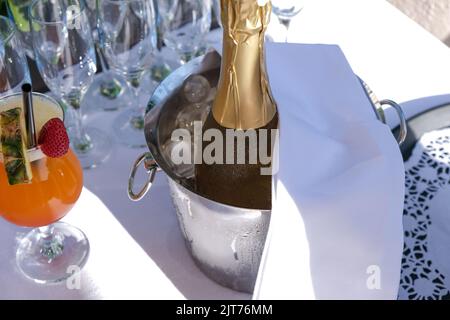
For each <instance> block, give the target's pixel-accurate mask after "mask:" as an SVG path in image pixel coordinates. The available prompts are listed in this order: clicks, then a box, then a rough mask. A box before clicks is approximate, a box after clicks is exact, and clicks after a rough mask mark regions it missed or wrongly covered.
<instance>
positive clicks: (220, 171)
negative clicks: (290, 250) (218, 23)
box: [195, 0, 278, 210]
mask: <svg viewBox="0 0 450 320" xmlns="http://www.w3.org/2000/svg"><path fill="white" fill-rule="evenodd" d="M261 2H262V1H258V0H221V10H222V25H223V29H224V37H223V54H222V65H221V74H220V80H219V84H218V88H217V95H216V99H215V101H214V104H213V106H212V109H211V112H210V114H209V116H208V118H207V120H206V121H205V123H204V124H203V134H205V133H206V132H207V131H208V129H215V130H218V131H220V132H221V134H222V136H223V137H224V139H223V141H224V142H223V155H222V156H221V159H222V161H216V162H215V163H212V164H211V163H206V162H205V159H203V161H202V163H201V164H196V166H195V174H196V190H197V192H198V193H199V194H200V195H202V196H204V197H206V198H208V199H211V200H214V201H217V202H220V203H223V204H227V205H232V206H236V207H241V208H249V209H260V210H270V209H271V190H272V175H271V172H270V171H269V173H268V174H267V172H266V173H263V171H264V170H262V169H263V168H267V167H269V169H270V163H269V164H267V163H263V161H262V158H261V157H260V151H261V149H262V148H263V147H264V148H265V149H266V152H265V153H264V154H266V155H267V156H268V158H269V161H271V157H272V148H273V143H274V141H273V140H274V139H273V136H272V133H273V132H274V131H273V130H276V129H277V128H278V112H277V106H276V103H275V101H274V99H273V97H272V94H271V91H270V86H269V81H268V78H267V73H266V65H265V56H264V33H265V31H266V28H267V26H268V24H269V20H270V13H271V3H270V1H265V3H263V4H261ZM230 130H231V131H230ZM230 132H231V133H232V132H234V133H235V135H234V138H233V139H231V138H230V137H231V135H230V137H229V134H228V133H230ZM243 135H244V136H246V137H247V138H246V139H245V143H244V145H245V147H244V150H242V146H243V145H242V143H241V144H239V142H238V140H239V138H238V137H239V136H240V137H242V136H243ZM255 137H256V139H255ZM252 138H253V139H252ZM211 140H212V139H211ZM230 140H231V141H230ZM255 140H256V141H257V143H256V144H255V143H253V144H252V143H251V142H252V141H253V142H255ZM241 141H242V140H241ZM230 142H233V143H232V144H230ZM207 146H208V144H205V143H203V146H202V148H203V149H202V151H206V148H207ZM242 152H245V157H242ZM230 154H231V155H232V158H231V157H230V156H229V155H230ZM255 154H256V155H257V160H256V161H255V157H254V156H255ZM202 155H203V158H204V153H203V154H202ZM239 155H241V156H239ZM216 156H217V154H216ZM239 158H240V159H241V161H240V162H239V161H238V159H239ZM243 158H245V162H244V163H242V159H243ZM266 158H267V157H266ZM230 160H233V161H230ZM264 162H266V161H264Z"/></svg>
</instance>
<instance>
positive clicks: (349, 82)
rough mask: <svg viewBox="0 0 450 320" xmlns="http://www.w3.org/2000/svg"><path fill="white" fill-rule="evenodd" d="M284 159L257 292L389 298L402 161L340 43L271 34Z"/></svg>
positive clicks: (397, 260)
mask: <svg viewBox="0 0 450 320" xmlns="http://www.w3.org/2000/svg"><path fill="white" fill-rule="evenodd" d="M267 65H268V72H269V77H270V82H271V86H272V90H273V94H274V97H275V99H276V100H277V103H278V107H279V112H280V126H281V132H280V136H281V137H280V158H279V161H280V166H279V167H280V169H279V172H278V176H277V179H276V183H275V190H274V191H275V192H274V199H273V211H272V221H271V225H270V229H269V235H268V239H267V243H266V248H265V252H264V256H263V260H262V263H261V267H260V273H259V276H258V280H257V285H256V288H255V293H254V298H255V299H395V298H396V297H397V294H398V285H399V279H400V265H401V257H402V248H403V228H402V210H403V200H404V166H403V162H402V157H401V154H400V151H399V147H398V145H397V143H396V141H395V139H394V137H393V136H392V134H391V132H390V130H389V128H388V127H387V126H385V125H383V124H381V123H380V122H379V121H377V120H376V118H375V114H374V111H373V109H372V107H371V105H370V103H369V100H368V99H367V97H366V95H365V93H364V91H363V90H362V87H361V85H360V84H359V82H358V80H357V78H356V76H355V75H354V73H353V71H352V69H351V67H350V66H349V64H348V62H347V60H346V59H345V57H344V55H343V53H342V52H341V50H340V49H339V47H337V46H328V45H293V44H274V43H268V44H267Z"/></svg>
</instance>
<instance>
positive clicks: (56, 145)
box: [38, 118, 69, 158]
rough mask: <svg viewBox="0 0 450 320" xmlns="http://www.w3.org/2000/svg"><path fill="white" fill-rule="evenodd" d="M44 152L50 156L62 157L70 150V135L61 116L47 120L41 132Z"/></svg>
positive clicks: (41, 143) (40, 137)
mask: <svg viewBox="0 0 450 320" xmlns="http://www.w3.org/2000/svg"><path fill="white" fill-rule="evenodd" d="M38 143H39V145H40V147H41V150H42V152H43V153H44V154H45V155H46V156H47V157H50V158H60V157H62V156H64V155H65V154H66V153H67V152H68V151H69V136H68V135H67V131H66V127H65V126H64V122H62V120H61V119H59V118H53V119H50V120H49V121H47V123H46V124H45V125H44V126H43V127H42V130H41V132H40V134H39V140H38Z"/></svg>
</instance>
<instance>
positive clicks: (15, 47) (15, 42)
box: [0, 16, 30, 97]
mask: <svg viewBox="0 0 450 320" xmlns="http://www.w3.org/2000/svg"><path fill="white" fill-rule="evenodd" d="M23 52H24V49H23V48H22V45H21V42H20V41H19V39H18V32H17V29H16V27H15V26H14V24H13V23H12V22H11V20H9V19H8V18H6V17H3V16H0V97H1V96H4V95H8V94H11V93H14V92H19V91H20V90H21V89H20V88H21V87H22V84H24V83H29V82H30V73H29V70H28V64H27V59H26V57H25V55H24V53H23Z"/></svg>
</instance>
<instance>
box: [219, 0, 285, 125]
mask: <svg viewBox="0 0 450 320" xmlns="http://www.w3.org/2000/svg"><path fill="white" fill-rule="evenodd" d="M261 2H264V1H258V0H221V9H222V24H223V29H224V36H223V54H222V67H221V74H220V81H219V86H218V92H217V96H216V100H215V101H214V105H213V109H212V113H213V116H214V119H215V120H216V121H217V122H218V123H219V124H220V125H222V126H223V127H226V128H233V129H242V130H247V129H256V128H261V127H264V126H265V125H266V124H268V123H269V122H270V121H271V120H272V119H273V117H274V115H275V113H276V110H277V109H276V104H275V102H274V99H273V98H272V94H271V92H270V85H269V81H268V78H267V72H266V64H265V56H264V34H265V31H266V29H267V26H268V24H269V21H270V13H271V9H272V6H271V3H270V1H266V2H265V4H263V5H260V3H261Z"/></svg>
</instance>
